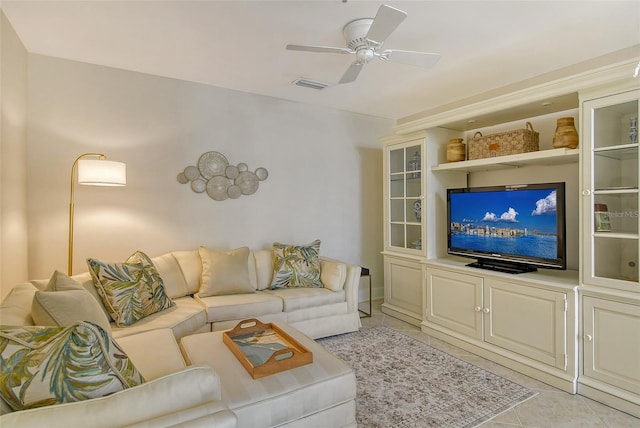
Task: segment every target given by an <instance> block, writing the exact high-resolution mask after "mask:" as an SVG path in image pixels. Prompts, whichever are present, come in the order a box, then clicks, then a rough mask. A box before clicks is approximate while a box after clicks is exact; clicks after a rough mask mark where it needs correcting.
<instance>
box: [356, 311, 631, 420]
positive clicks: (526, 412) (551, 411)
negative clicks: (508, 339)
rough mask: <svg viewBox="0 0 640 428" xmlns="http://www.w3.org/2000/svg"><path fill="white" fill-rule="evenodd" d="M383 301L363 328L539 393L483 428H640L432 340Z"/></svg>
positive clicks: (610, 412) (618, 415) (617, 414)
mask: <svg viewBox="0 0 640 428" xmlns="http://www.w3.org/2000/svg"><path fill="white" fill-rule="evenodd" d="M381 303H382V301H381V300H377V301H376V300H374V302H373V310H372V316H371V317H370V318H362V325H363V326H367V327H371V326H377V325H384V326H386V327H390V328H393V329H395V330H398V331H400V332H402V333H404V334H407V335H409V336H412V337H415V338H416V339H419V340H421V341H423V342H426V343H428V344H430V345H431V346H433V347H434V348H437V349H440V350H442V351H445V352H447V353H449V354H451V355H454V356H456V357H458V358H460V359H461V360H464V361H467V362H469V363H472V364H475V365H476V366H478V367H482V368H484V369H485V370H488V371H490V372H493V373H495V374H498V375H500V376H502V377H505V378H507V379H510V380H512V381H514V382H517V383H519V384H520V385H523V386H526V387H527V388H530V389H532V390H534V391H536V392H538V395H536V396H535V397H533V398H530V399H529V400H527V401H525V402H523V403H521V404H519V405H518V406H516V407H514V408H513V409H511V410H508V411H506V412H504V413H502V414H500V415H498V416H496V417H495V418H493V419H492V420H490V421H487V422H485V423H484V424H482V425H481V426H482V427H483V428H510V427H536V428H550V427H553V428H555V427H567V428H578V427H579V428H582V427H598V428H600V427H602V428H607V427H608V428H632V427H633V428H640V419H639V418H635V417H633V416H631V415H629V414H627V413H624V412H620V411H618V410H615V409H613V408H611V407H608V406H605V405H604V404H601V403H598V402H597V401H593V400H591V399H589V398H586V397H583V396H581V395H577V394H576V395H572V394H568V393H566V392H564V391H560V390H559V389H556V388H554V387H552V386H550V385H547V384H545V383H542V382H540V381H537V380H535V379H533V378H531V377H528V376H525V375H523V374H520V373H517V372H515V371H513V370H510V369H508V368H506V367H504V366H501V365H499V364H496V363H494V362H492V361H489V360H487V359H484V358H482V357H479V356H477V355H474V354H471V353H469V352H468V351H465V350H463V349H460V348H458V347H455V346H452V345H449V344H447V343H445V342H442V341H441V340H438V339H435V338H432V337H430V336H428V335H426V334H424V333H422V332H421V331H420V329H419V328H418V327H415V326H413V325H410V324H408V323H405V322H404V321H401V320H399V319H397V318H394V317H391V316H389V315H386V314H383V313H382V312H381V311H380V305H381ZM366 309H368V308H366Z"/></svg>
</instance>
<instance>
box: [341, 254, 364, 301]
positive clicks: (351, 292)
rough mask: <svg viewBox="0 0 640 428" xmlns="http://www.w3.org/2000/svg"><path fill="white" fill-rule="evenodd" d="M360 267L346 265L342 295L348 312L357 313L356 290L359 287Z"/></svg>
mask: <svg viewBox="0 0 640 428" xmlns="http://www.w3.org/2000/svg"><path fill="white" fill-rule="evenodd" d="M361 271H362V268H361V267H360V266H356V265H352V264H347V279H346V280H345V281H344V294H345V298H346V300H347V307H348V311H349V312H358V289H359V287H360V272H361Z"/></svg>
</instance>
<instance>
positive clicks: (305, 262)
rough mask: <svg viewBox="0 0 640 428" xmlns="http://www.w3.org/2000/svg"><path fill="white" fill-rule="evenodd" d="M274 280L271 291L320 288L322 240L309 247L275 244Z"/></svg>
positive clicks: (317, 240)
mask: <svg viewBox="0 0 640 428" xmlns="http://www.w3.org/2000/svg"><path fill="white" fill-rule="evenodd" d="M272 254H273V280H272V281H271V289H272V290H273V289H276V288H289V287H318V288H322V281H320V259H319V254H320V240H319V239H316V240H315V241H313V242H312V243H310V244H308V245H287V244H281V243H279V242H274V244H273V252H272Z"/></svg>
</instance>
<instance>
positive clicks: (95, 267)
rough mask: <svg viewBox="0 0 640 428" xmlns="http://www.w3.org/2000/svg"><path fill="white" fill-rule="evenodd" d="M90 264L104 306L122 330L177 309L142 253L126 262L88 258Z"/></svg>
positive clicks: (136, 254)
mask: <svg viewBox="0 0 640 428" xmlns="http://www.w3.org/2000/svg"><path fill="white" fill-rule="evenodd" d="M87 264H88V265H89V272H91V276H92V278H93V282H94V284H95V286H96V289H97V290H98V294H99V295H100V297H101V298H102V302H103V303H104V306H105V307H106V308H107V311H108V312H109V315H110V316H111V318H112V319H113V320H114V321H115V323H116V325H117V326H119V327H122V326H126V325H131V324H133V323H134V322H136V321H138V320H140V319H142V318H144V317H146V316H149V315H151V314H154V313H156V312H160V311H162V310H165V309H167V308H170V307H172V306H173V302H172V301H171V299H170V298H169V297H168V296H167V295H166V293H165V291H164V284H163V281H162V278H160V275H159V274H158V271H157V270H156V268H155V266H154V265H153V262H152V261H151V259H149V257H148V256H147V255H146V254H144V253H142V252H141V251H136V252H135V253H134V254H132V255H131V256H130V257H129V258H128V259H127V260H126V261H125V262H124V263H105V262H102V261H100V260H96V259H87Z"/></svg>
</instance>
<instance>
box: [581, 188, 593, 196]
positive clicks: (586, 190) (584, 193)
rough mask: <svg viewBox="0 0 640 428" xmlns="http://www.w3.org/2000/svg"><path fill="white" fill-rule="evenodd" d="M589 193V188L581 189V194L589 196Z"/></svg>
mask: <svg viewBox="0 0 640 428" xmlns="http://www.w3.org/2000/svg"><path fill="white" fill-rule="evenodd" d="M590 194H591V190H589V189H584V190H583V191H582V196H589V195H590Z"/></svg>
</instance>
